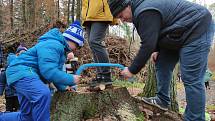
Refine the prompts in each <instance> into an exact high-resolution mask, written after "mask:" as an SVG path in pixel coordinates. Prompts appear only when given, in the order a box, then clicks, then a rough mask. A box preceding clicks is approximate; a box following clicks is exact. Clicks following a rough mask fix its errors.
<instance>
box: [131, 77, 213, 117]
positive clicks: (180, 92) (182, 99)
mask: <svg viewBox="0 0 215 121" xmlns="http://www.w3.org/2000/svg"><path fill="white" fill-rule="evenodd" d="M128 90H129V92H130V94H131V95H134V96H135V95H137V94H139V93H141V92H142V89H140V88H128ZM177 100H178V102H179V107H180V108H181V109H185V107H186V96H185V91H184V86H183V83H182V82H178V83H177ZM206 111H207V112H208V113H209V114H210V116H211V121H215V80H214V81H210V89H207V90H206Z"/></svg>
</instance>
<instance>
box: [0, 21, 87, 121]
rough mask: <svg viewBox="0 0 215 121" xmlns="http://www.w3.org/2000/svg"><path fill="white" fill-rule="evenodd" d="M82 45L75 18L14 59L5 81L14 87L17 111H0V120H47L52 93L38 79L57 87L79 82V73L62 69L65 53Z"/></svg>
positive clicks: (63, 87)
mask: <svg viewBox="0 0 215 121" xmlns="http://www.w3.org/2000/svg"><path fill="white" fill-rule="evenodd" d="M83 44H84V38H83V30H82V27H81V25H80V22H78V21H76V22H74V23H73V24H71V25H70V27H69V28H68V29H67V30H66V31H65V32H64V33H63V34H62V33H61V32H60V30H59V29H58V28H54V29H51V30H50V31H48V32H47V33H45V34H44V35H43V36H41V37H40V38H39V42H38V43H37V44H36V45H35V46H33V47H32V48H30V49H28V50H27V51H26V52H25V53H23V54H21V55H20V56H19V57H17V58H16V59H15V60H13V61H12V62H11V63H10V64H9V66H8V68H7V70H6V75H7V83H8V85H10V86H13V87H14V88H15V89H16V92H17V95H18V98H19V103H20V111H19V112H14V113H3V114H0V121H50V111H49V110H50V102H51V93H50V90H49V88H48V87H47V86H46V85H45V84H44V83H43V81H42V80H41V79H40V78H41V77H42V78H44V79H45V80H47V81H48V83H50V82H52V83H54V84H55V85H56V86H57V88H58V89H59V90H66V87H68V86H74V85H76V84H78V83H79V78H80V76H78V75H72V74H67V73H66V72H64V71H63V70H62V68H63V64H64V63H65V61H66V56H65V55H66V53H67V52H70V51H72V50H75V49H76V48H78V47H82V46H83Z"/></svg>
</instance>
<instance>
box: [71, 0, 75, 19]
mask: <svg viewBox="0 0 215 121" xmlns="http://www.w3.org/2000/svg"><path fill="white" fill-rule="evenodd" d="M71 17H72V21H71V22H74V21H75V0H72V10H71Z"/></svg>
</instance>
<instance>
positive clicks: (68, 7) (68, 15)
mask: <svg viewBox="0 0 215 121" xmlns="http://www.w3.org/2000/svg"><path fill="white" fill-rule="evenodd" d="M70 3H71V0H68V6H67V11H68V13H67V24H69V23H70V22H69V19H70Z"/></svg>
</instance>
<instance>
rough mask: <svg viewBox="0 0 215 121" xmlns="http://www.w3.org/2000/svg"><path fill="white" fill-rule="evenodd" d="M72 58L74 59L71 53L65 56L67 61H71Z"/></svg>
mask: <svg viewBox="0 0 215 121" xmlns="http://www.w3.org/2000/svg"><path fill="white" fill-rule="evenodd" d="M73 58H75V56H74V53H73V52H70V53H68V54H67V60H71V59H73Z"/></svg>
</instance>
